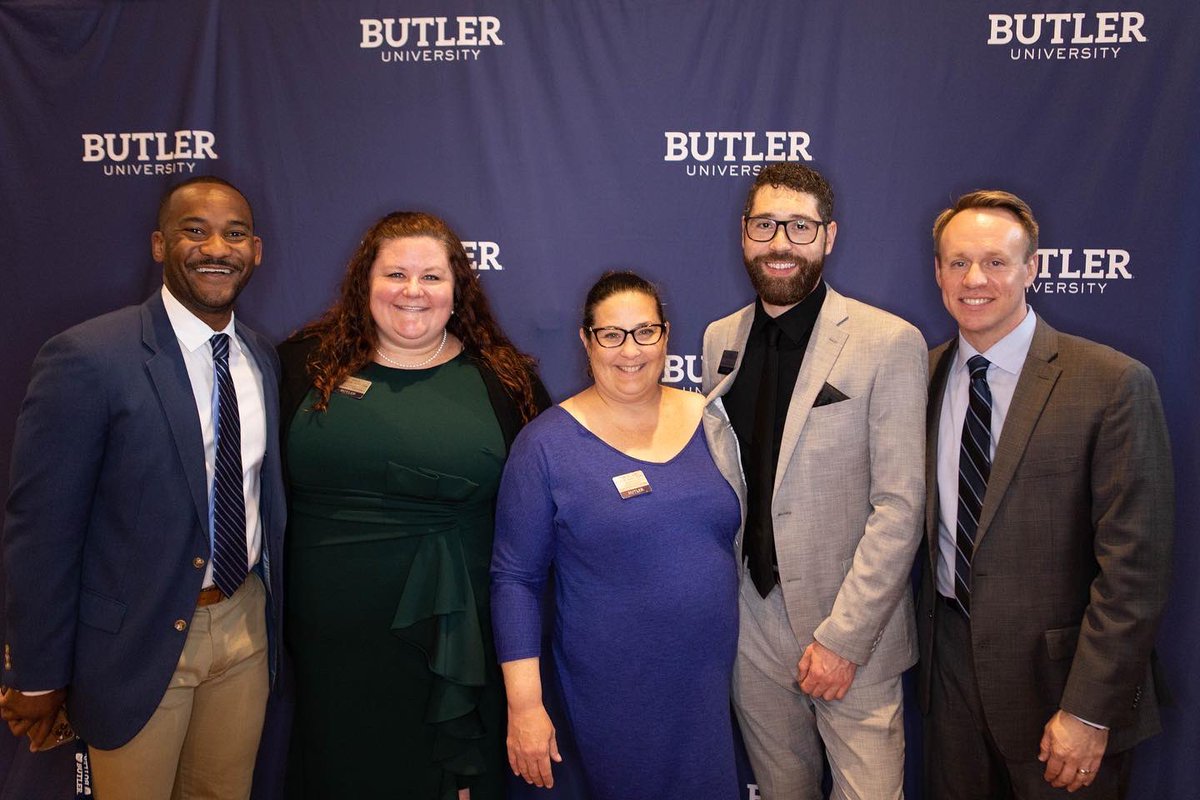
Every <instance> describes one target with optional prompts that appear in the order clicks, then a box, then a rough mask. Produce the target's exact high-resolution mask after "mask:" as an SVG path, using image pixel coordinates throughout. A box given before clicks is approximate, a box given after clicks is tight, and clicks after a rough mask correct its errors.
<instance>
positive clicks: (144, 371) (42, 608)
mask: <svg viewBox="0 0 1200 800" xmlns="http://www.w3.org/2000/svg"><path fill="white" fill-rule="evenodd" d="M236 331H237V335H238V338H239V339H240V340H241V342H242V343H243V344H244V345H245V346H246V347H247V348H248V349H249V351H250V352H251V353H252V354H253V356H254V359H255V361H256V362H257V363H258V366H259V369H260V371H261V372H262V376H263V394H264V400H265V403H266V422H267V440H266V441H267V451H266V455H265V457H264V459H263V465H262V473H261V493H262V496H261V506H260V508H261V514H262V531H263V551H262V560H261V563H260V570H261V575H262V577H263V579H264V583H265V584H266V586H267V589H268V601H267V614H268V630H269V631H270V636H271V665H272V675H273V674H274V665H275V663H276V654H277V652H278V633H279V631H280V630H281V619H282V615H281V606H282V598H283V594H282V588H283V580H282V578H283V575H282V566H283V565H282V563H281V561H282V560H281V555H282V553H283V530H284V524H285V515H286V507H285V502H284V491H283V480H282V471H281V466H280V457H279V436H278V426H279V361H278V359H277V357H276V355H275V350H274V348H272V347H271V345H270V343H269V342H268V341H267V340H266V339H265V338H264V337H262V336H260V335H259V334H257V333H255V332H254V331H252V330H250V329H248V328H247V327H246V326H245V325H243V324H242V323H241V322H240V321H239V322H238V323H237V327H236ZM12 458H13V460H12V485H11V491H10V494H9V498H8V506H7V520H6V524H5V528H4V540H3V546H4V563H5V571H6V576H5V577H6V581H5V586H6V592H5V615H6V622H7V630H6V634H7V639H6V642H5V650H4V656H5V657H4V670H3V683H4V684H5V685H8V686H13V687H16V688H18V689H25V690H31V691H32V690H38V689H56V688H60V687H66V688H67V712H68V715H69V716H70V719H71V722H72V724H73V725H74V726H75V728H76V730H78V731H79V734H80V736H82V737H83V739H84V740H85V741H87V742H88V743H89V744H92V745H94V746H96V747H99V748H102V749H111V748H114V747H119V746H121V745H123V744H125V743H126V742H128V741H129V740H130V739H132V738H133V736H134V735H135V734H136V733H137V732H138V731H139V730H141V729H142V727H143V726H144V725H145V724H146V722H147V720H149V718H150V715H151V714H153V713H154V710H155V708H156V707H157V706H158V703H159V701H160V700H161V699H162V696H163V694H164V692H165V691H166V688H167V684H168V682H169V680H170V678H171V674H172V672H173V671H174V669H175V665H176V663H177V662H178V660H179V655H180V653H181V652H182V650H183V644H184V640H185V639H186V638H187V630H186V627H187V626H185V625H177V622H178V621H180V620H183V621H185V622H187V623H190V621H191V619H192V613H193V612H194V611H195V608H196V598H197V595H198V594H199V592H200V588H201V583H202V581H203V579H204V567H205V565H206V564H207V562H208V559H209V556H210V548H209V542H208V530H207V527H208V485H207V478H206V475H205V470H204V444H203V440H202V438H201V431H200V421H199V417H198V415H197V413H196V402H195V399H194V396H193V393H192V388H191V382H190V380H189V379H188V374H187V369H186V367H185V366H184V362H183V356H182V354H181V352H180V349H179V344H178V341H177V340H176V337H175V332H174V330H173V329H172V328H171V323H170V321H169V319H168V318H167V312H166V309H165V308H164V306H163V302H162V296H161V294H160V293H159V292H155V293H154V295H152V296H151V297H150V299H149V300H147V301H146V302H145V303H143V304H142V305H140V306H130V307H128V308H123V309H121V310H119V311H114V312H112V313H110V314H105V315H104V316H101V317H97V318H96V319H92V320H88V321H87V322H84V323H82V324H80V325H77V326H75V327H74V328H71V329H70V330H67V331H65V332H64V333H61V334H59V335H57V336H55V337H54V338H52V339H50V341H48V342H47V343H46V344H45V345H44V346H43V347H42V349H41V351H40V352H39V353H38V356H37V359H36V360H35V361H34V364H33V371H32V377H31V380H30V384H29V389H28V392H27V393H26V396H25V401H24V403H23V404H22V406H21V413H20V416H19V417H18V419H17V429H16V435H15V438H14V443H13V451H12ZM201 559H202V560H201ZM179 628H184V630H179Z"/></svg>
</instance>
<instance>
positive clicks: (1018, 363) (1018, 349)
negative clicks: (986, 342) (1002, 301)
mask: <svg viewBox="0 0 1200 800" xmlns="http://www.w3.org/2000/svg"><path fill="white" fill-rule="evenodd" d="M1025 312H1026V313H1025V319H1023V320H1021V322H1020V324H1019V325H1017V327H1015V328H1013V329H1012V330H1011V331H1009V332H1008V334H1007V335H1006V336H1005V337H1004V338H1003V339H1001V340H1000V341H998V342H996V343H995V344H994V345H992V346H991V347H989V348H988V350H987V352H986V353H982V354H980V355H983V356H984V357H985V358H986V359H987V360H988V361H990V362H992V363H993V364H995V365H996V366H997V367H999V368H1000V369H1002V370H1004V371H1005V372H1008V373H1010V374H1012V375H1020V374H1021V367H1022V366H1024V364H1025V356H1027V355H1028V354H1029V346H1030V345H1031V344H1033V331H1034V328H1036V327H1037V315H1036V314H1034V313H1033V309H1032V308H1030V307H1029V306H1028V305H1026V306H1025ZM977 353H979V351H978V350H976V349H975V348H974V347H972V346H971V344H970V343H969V342H968V341H967V340H966V339H964V338H963V335H962V334H961V333H959V334H958V353H957V354H956V355H955V356H954V368H955V369H956V370H965V369H966V368H967V360H968V359H970V358H971V356H974V355H976V354H977Z"/></svg>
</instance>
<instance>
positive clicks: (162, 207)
mask: <svg viewBox="0 0 1200 800" xmlns="http://www.w3.org/2000/svg"><path fill="white" fill-rule="evenodd" d="M198 183H215V184H217V185H218V186H225V187H227V188H229V189H233V190H234V191H235V192H237V193H238V194H240V195H241V196H242V199H243V200H245V201H246V208H249V209H250V226H251V227H254V208H253V207H252V206H251V205H250V198H248V197H246V193H245V192H243V191H242V190H241V189H239V188H238V187H236V186H234V185H233V184H232V183H230V182H229V181H227V180H225V179H224V178H218V177H217V176H216V175H196V176H194V177H191V178H188V179H187V180H185V181H180V182H179V183H174V184H171V185H170V186H168V187H167V190H166V191H165V192H163V194H162V198H161V199H160V200H159V201H158V222H157V224H158V230H160V231H161V230H162V229H163V223H164V218H165V217H166V215H167V206H168V205H170V204H171V198H172V197H174V196H175V193H176V192H178V191H179V190H180V189H183V188H184V187H186V186H193V185H195V184H198Z"/></svg>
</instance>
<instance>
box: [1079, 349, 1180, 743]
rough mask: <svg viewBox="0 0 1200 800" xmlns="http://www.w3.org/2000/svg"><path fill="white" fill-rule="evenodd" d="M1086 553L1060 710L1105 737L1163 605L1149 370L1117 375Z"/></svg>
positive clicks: (1167, 469) (1163, 497) (1164, 537)
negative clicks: (1102, 730) (1082, 603)
mask: <svg viewBox="0 0 1200 800" xmlns="http://www.w3.org/2000/svg"><path fill="white" fill-rule="evenodd" d="M1091 492H1092V509H1091V515H1092V519H1093V520H1095V538H1094V540H1093V545H1092V546H1093V551H1094V554H1095V558H1096V562H1097V563H1098V565H1099V567H1100V571H1099V573H1098V574H1097V576H1096V578H1095V579H1094V580H1093V581H1092V585H1091V589H1090V599H1089V603H1088V606H1087V609H1086V611H1085V613H1084V617H1083V621H1082V624H1081V626H1080V632H1079V640H1078V644H1077V646H1076V651H1075V657H1074V660H1073V661H1072V664H1071V672H1070V677H1069V678H1068V680H1067V686H1066V689H1065V690H1064V692H1063V696H1062V700H1061V706H1062V708H1063V709H1064V710H1066V711H1068V712H1070V713H1072V714H1075V715H1076V716H1078V717H1081V718H1083V719H1087V720H1091V721H1093V722H1097V723H1100V724H1103V725H1107V726H1110V727H1116V726H1119V725H1122V724H1126V723H1128V721H1129V719H1130V718H1131V717H1132V714H1133V712H1134V708H1135V706H1136V704H1137V702H1138V700H1139V699H1140V697H1139V692H1140V684H1141V682H1142V680H1143V678H1144V677H1145V674H1146V665H1147V662H1148V660H1149V657H1150V651H1151V649H1152V647H1153V644H1154V636H1155V632H1156V631H1157V628H1158V622H1159V619H1160V617H1161V616H1162V610H1163V605H1164V603H1165V602H1166V595H1167V588H1168V583H1169V577H1170V558H1171V541H1172V538H1173V535H1174V508H1175V497H1174V474H1173V470H1172V466H1171V452H1170V443H1169V438H1168V432H1167V427H1166V422H1165V420H1164V418H1163V410H1162V402H1161V400H1160V399H1159V394H1158V387H1157V386H1156V384H1155V382H1154V377H1153V376H1152V375H1151V374H1150V371H1149V369H1147V368H1146V367H1145V366H1144V365H1142V364H1140V363H1138V362H1131V363H1130V364H1129V365H1128V366H1127V367H1126V369H1124V370H1123V371H1122V374H1121V375H1120V377H1119V379H1118V381H1117V382H1116V386H1115V388H1114V391H1113V394H1112V397H1111V399H1110V400H1109V402H1108V404H1107V406H1106V408H1105V412H1104V417H1103V420H1102V422H1101V427H1100V431H1099V434H1098V436H1097V439H1096V446H1095V449H1094V451H1093V453H1092V457H1091Z"/></svg>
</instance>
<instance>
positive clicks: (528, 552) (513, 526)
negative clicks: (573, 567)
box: [491, 424, 556, 663]
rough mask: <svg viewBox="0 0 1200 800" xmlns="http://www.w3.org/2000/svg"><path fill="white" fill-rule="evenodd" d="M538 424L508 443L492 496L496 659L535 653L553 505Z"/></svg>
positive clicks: (551, 543) (551, 548)
mask: <svg viewBox="0 0 1200 800" xmlns="http://www.w3.org/2000/svg"><path fill="white" fill-rule="evenodd" d="M544 430H545V426H544V425H538V424H531V425H529V426H528V427H526V428H525V429H524V430H523V431H521V433H520V435H519V436H517V439H516V441H515V442H514V443H513V448H512V452H511V453H510V454H509V457H508V461H507V462H506V463H505V465H504V475H503V477H502V478H501V480H500V492H499V495H498V496H497V500H496V537H495V542H494V544H493V546H492V568H491V575H492V627H493V630H494V632H495V634H496V652H497V654H498V656H499V658H500V661H501V663H503V662H506V661H516V660H518V659H522V658H533V657H536V656H539V655H540V654H541V641H542V593H543V588H544V586H545V583H546V573H547V570H548V569H549V567H550V563H551V561H552V560H553V558H554V544H555V536H554V515H555V510H556V508H555V503H554V497H553V494H552V487H551V483H550V472H549V470H548V469H547V464H546V461H547V459H546V451H545V446H544V442H543V438H544V437H543V436H542V435H541V434H542V432H543V431H544Z"/></svg>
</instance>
